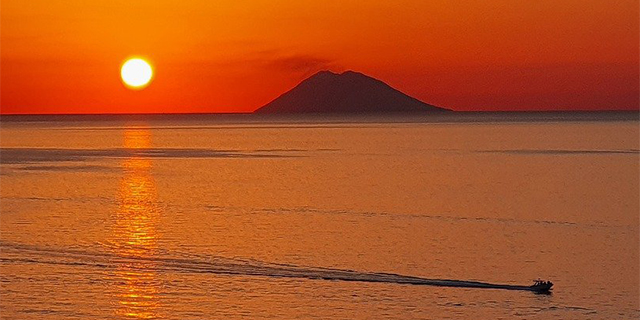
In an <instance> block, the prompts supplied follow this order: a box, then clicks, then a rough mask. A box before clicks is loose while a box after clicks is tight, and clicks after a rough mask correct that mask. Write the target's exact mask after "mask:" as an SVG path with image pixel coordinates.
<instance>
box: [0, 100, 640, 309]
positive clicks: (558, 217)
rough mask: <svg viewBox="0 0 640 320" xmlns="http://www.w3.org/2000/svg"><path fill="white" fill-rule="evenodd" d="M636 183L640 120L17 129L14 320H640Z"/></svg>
mask: <svg viewBox="0 0 640 320" xmlns="http://www.w3.org/2000/svg"><path fill="white" fill-rule="evenodd" d="M639 167H640V122H639V121H638V113H637V112H636V113H595V114H591V113H535V114H529V113H487V114H482V113H468V114H457V113H453V114H446V115H433V116H415V117H413V116H328V117H322V116H288V117H277V116H268V115H264V116H257V115H189V116H186V115H162V116H159V115H158V116H143V115H131V116H2V117H0V318H1V319H27V320H28V319H638V318H639V317H640V306H639V303H640V300H639V299H640V294H639V282H640V280H639V274H640V268H639V265H640V256H639V243H640V241H639V224H640V217H639V215H640V214H639V213H640V196H639V195H640V190H639V185H640V183H639V182H640V181H639V180H640V173H639ZM539 278H540V279H544V280H549V281H552V282H553V284H554V286H553V288H552V290H551V292H550V293H547V294H544V293H535V292H531V291H526V290H510V289H515V288H518V287H517V286H529V285H531V284H533V280H536V279H539ZM451 284H462V285H461V286H455V285H451ZM466 284H471V285H466ZM484 284H489V287H483V286H484ZM492 285H503V286H504V287H501V288H496V287H492Z"/></svg>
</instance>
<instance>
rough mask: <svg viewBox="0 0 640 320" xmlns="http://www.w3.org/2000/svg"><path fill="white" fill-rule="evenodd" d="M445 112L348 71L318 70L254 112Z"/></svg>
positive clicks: (379, 82)
mask: <svg viewBox="0 0 640 320" xmlns="http://www.w3.org/2000/svg"><path fill="white" fill-rule="evenodd" d="M425 111H447V109H442V108H438V107H435V106H432V105H429V104H426V103H424V102H421V101H419V100H417V99H415V98H412V97H410V96H408V95H406V94H404V93H402V92H400V91H398V90H396V89H394V88H392V87H390V86H389V85H387V84H386V83H384V82H382V81H380V80H377V79H374V78H372V77H370V76H367V75H365V74H363V73H360V72H356V71H352V70H348V71H344V72H342V73H334V72H332V71H330V70H323V71H320V72H318V73H316V74H314V75H312V76H311V77H309V78H307V79H305V80H303V81H302V82H301V83H300V84H298V85H297V86H296V87H295V88H293V89H291V90H290V91H288V92H286V93H284V94H282V95H281V96H280V97H278V98H276V99H275V100H273V101H271V102H270V103H268V104H267V105H265V106H263V107H261V108H259V109H258V110H256V111H255V112H257V113H389V112H425Z"/></svg>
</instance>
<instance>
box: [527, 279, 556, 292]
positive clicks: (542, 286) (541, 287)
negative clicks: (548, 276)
mask: <svg viewBox="0 0 640 320" xmlns="http://www.w3.org/2000/svg"><path fill="white" fill-rule="evenodd" d="M551 287H553V282H551V281H544V280H540V279H538V280H533V285H531V286H529V290H531V291H533V292H538V293H546V292H549V290H551Z"/></svg>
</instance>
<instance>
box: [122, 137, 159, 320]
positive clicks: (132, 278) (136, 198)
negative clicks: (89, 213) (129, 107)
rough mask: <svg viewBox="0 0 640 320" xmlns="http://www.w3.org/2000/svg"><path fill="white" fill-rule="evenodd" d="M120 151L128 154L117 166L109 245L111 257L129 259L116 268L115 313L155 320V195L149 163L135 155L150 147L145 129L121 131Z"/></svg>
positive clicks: (156, 295)
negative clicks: (115, 205) (119, 168)
mask: <svg viewBox="0 0 640 320" xmlns="http://www.w3.org/2000/svg"><path fill="white" fill-rule="evenodd" d="M123 145H124V148H125V149H127V150H130V151H132V155H131V156H130V157H128V158H126V159H125V160H124V161H123V162H122V164H121V166H122V169H123V177H122V179H121V182H120V188H119V194H118V203H119V206H118V210H117V212H115V214H114V218H113V220H114V223H113V229H112V242H113V248H114V249H113V250H114V251H115V252H114V253H115V254H117V255H118V256H123V257H128V258H133V259H130V260H127V261H128V262H122V263H120V264H119V266H118V269H117V270H116V272H115V277H116V279H117V282H116V283H117V290H116V299H117V306H116V310H115V313H116V315H117V316H119V317H124V318H135V319H152V318H158V317H159V315H158V312H157V309H158V294H159V289H160V285H161V283H160V280H159V279H158V277H157V274H156V272H155V271H154V269H155V268H154V267H155V263H154V262H153V260H152V259H150V258H152V257H153V256H154V255H155V253H156V251H157V246H158V244H157V240H158V233H157V229H156V227H157V223H158V216H159V214H160V212H159V210H158V202H157V192H156V187H155V182H154V180H153V176H152V174H151V168H152V162H151V160H150V159H148V158H143V157H139V156H136V155H135V152H133V151H136V150H139V149H146V148H149V147H150V146H151V132H150V131H149V130H148V129H127V130H125V131H124V142H123Z"/></svg>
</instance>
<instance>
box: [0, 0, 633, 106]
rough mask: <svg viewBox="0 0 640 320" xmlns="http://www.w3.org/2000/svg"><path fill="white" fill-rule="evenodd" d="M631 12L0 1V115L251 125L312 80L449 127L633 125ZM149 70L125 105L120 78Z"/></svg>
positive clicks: (571, 3) (495, 4) (565, 2)
mask: <svg viewBox="0 0 640 320" xmlns="http://www.w3.org/2000/svg"><path fill="white" fill-rule="evenodd" d="M639 8H640V6H639V1H638V0H517V1H514V0H482V1H476V0H394V1H388V0H367V1H362V0H313V1H312V0H251V1H249V0H245V1H243V0H216V1H214V0H180V1H178V0H135V1H134V0H28V1H25V0H1V2H0V22H1V28H0V33H1V38H0V40H1V42H0V49H1V59H2V64H1V66H0V73H1V79H0V90H1V92H0V113H2V114H32V113H35V114H64V113H74V114H77V113H203V112H205V113H210V112H213V113H215V112H251V111H253V110H255V109H257V108H259V107H261V106H262V105H264V104H266V103H268V102H270V101H271V100H273V99H275V98H276V97H278V96H279V95H280V94H282V93H284V92H285V91H287V90H290V89H291V88H292V87H294V86H295V85H296V84H297V83H299V82H300V81H302V80H303V79H305V78H306V77H308V76H310V75H312V74H314V73H315V72H317V71H321V70H332V71H334V72H342V71H346V70H355V71H359V72H362V73H365V74H367V75H369V76H372V77H374V78H377V79H380V80H382V81H384V82H386V83H388V84H389V85H391V86H392V87H394V88H396V89H398V90H400V91H402V92H404V93H406V94H409V95H411V96H414V97H416V98H418V99H420V100H422V101H424V102H427V103H430V104H434V105H437V106H443V107H446V108H449V109H452V110H459V111H471V110H473V111H496V110H505V111H510V110H638V109H639V96H640V90H639V87H640V80H639V78H640V66H639V59H640V52H639V46H640V37H639V33H640V25H639V16H640V9H639ZM133 56H141V57H144V58H145V59H147V60H148V61H149V62H151V64H152V65H153V67H154V71H155V75H154V79H153V82H151V83H150V84H149V86H147V87H146V88H145V89H143V90H131V89H129V88H127V87H126V86H125V85H123V83H122V81H121V79H120V67H121V65H122V64H123V63H124V61H125V60H126V59H127V58H129V57H133Z"/></svg>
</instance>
